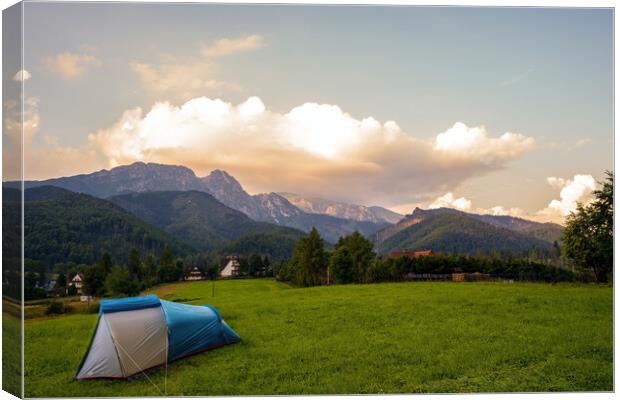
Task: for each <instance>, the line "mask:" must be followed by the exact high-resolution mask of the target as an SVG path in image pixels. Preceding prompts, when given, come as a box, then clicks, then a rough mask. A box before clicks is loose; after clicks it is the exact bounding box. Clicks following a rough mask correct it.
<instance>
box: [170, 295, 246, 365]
mask: <svg viewBox="0 0 620 400" xmlns="http://www.w3.org/2000/svg"><path fill="white" fill-rule="evenodd" d="M161 305H162V308H163V310H164V315H165V317H166V324H167V325H168V332H169V334H168V346H169V347H168V360H170V361H172V360H176V359H179V358H182V357H185V356H188V355H190V354H193V353H197V352H199V351H202V350H206V349H210V348H214V347H219V346H223V345H226V344H230V343H235V342H238V341H239V340H240V338H239V336H238V335H237V334H236V333H235V332H234V331H233V330H232V329H230V327H229V326H228V325H227V324H226V323H225V322H224V321H222V318H221V316H220V314H219V313H218V312H217V310H216V309H215V308H213V307H211V306H192V305H188V304H180V303H173V302H171V301H165V300H162V301H161Z"/></svg>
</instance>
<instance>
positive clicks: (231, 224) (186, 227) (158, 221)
mask: <svg viewBox="0 0 620 400" xmlns="http://www.w3.org/2000/svg"><path fill="white" fill-rule="evenodd" d="M109 200H110V201H112V202H114V203H115V204H117V205H118V206H120V207H122V208H124V209H126V210H127V211H129V212H131V213H133V214H135V215H136V216H138V217H139V218H141V219H143V220H144V221H146V222H149V223H151V224H153V225H155V226H157V227H159V228H161V229H163V230H165V231H166V232H168V233H170V234H173V235H175V236H176V237H178V238H180V239H182V240H184V241H185V242H187V243H190V244H191V245H193V246H194V247H196V248H199V249H201V250H205V251H209V250H222V249H226V250H227V251H230V252H233V253H235V254H250V253H253V252H255V253H259V254H268V255H271V256H272V257H273V258H278V259H283V258H288V257H290V255H291V254H292V251H293V248H294V246H295V243H296V242H297V240H298V239H299V238H300V237H302V236H303V232H301V231H299V230H297V229H293V228H289V227H284V226H278V225H275V224H271V223H267V222H258V221H254V220H252V219H251V218H249V217H248V216H247V215H245V214H244V213H242V212H240V211H237V210H234V209H232V208H230V207H227V206H225V205H224V204H222V203H220V202H219V201H218V200H216V199H215V198H214V197H213V196H211V195H210V194H208V193H205V192H200V191H161V192H144V193H129V194H123V195H119V196H113V197H111V198H110V199H109Z"/></svg>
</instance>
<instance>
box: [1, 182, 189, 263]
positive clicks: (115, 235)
mask: <svg viewBox="0 0 620 400" xmlns="http://www.w3.org/2000/svg"><path fill="white" fill-rule="evenodd" d="M3 195H4V196H5V197H4V198H5V199H9V200H10V199H13V200H14V199H16V196H19V192H18V191H17V190H16V189H11V188H3ZM24 197H25V202H24V233H25V237H26V242H25V249H24V250H25V257H26V258H29V259H32V260H38V261H42V262H44V263H46V264H47V265H48V266H52V265H53V264H55V263H57V262H64V261H73V262H75V263H78V264H79V263H86V264H90V263H94V262H96V261H98V260H99V259H100V258H101V254H102V253H103V252H105V251H107V252H109V253H110V255H111V256H112V259H113V261H115V262H125V261H126V258H127V254H128V253H129V250H130V249H131V248H132V247H136V248H138V249H139V250H140V251H141V252H142V253H154V254H156V255H157V254H159V253H160V252H161V250H162V249H163V247H164V245H165V244H168V245H169V246H170V249H171V251H172V253H173V254H174V255H184V254H187V253H191V252H193V251H195V250H194V249H193V248H192V247H191V246H189V245H187V244H184V243H182V242H181V241H179V240H178V239H176V238H174V237H173V236H171V235H169V234H167V233H165V232H163V231H161V230H160V229H158V228H156V227H154V226H152V225H150V224H147V223H145V222H143V221H141V220H140V219H138V218H137V217H135V216H134V215H132V214H130V213H128V212H127V211H125V210H123V209H121V208H120V207H118V206H116V205H114V204H112V203H110V202H109V201H106V200H101V199H98V198H95V197H92V196H89V195H86V194H80V193H73V192H70V191H67V190H64V189H59V188H56V187H50V186H42V187H38V188H33V189H27V190H26V192H25V193H24ZM5 201H6V200H5ZM11 204H12V203H11V202H10V201H9V202H8V203H7V206H9V207H6V208H5V209H6V210H7V211H8V210H18V209H17V208H12V207H10V205H11ZM15 204H19V203H15Z"/></svg>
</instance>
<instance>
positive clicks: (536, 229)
mask: <svg viewBox="0 0 620 400" xmlns="http://www.w3.org/2000/svg"><path fill="white" fill-rule="evenodd" d="M444 214H450V215H458V216H462V217H467V218H471V219H475V220H478V221H481V222H484V223H487V224H489V225H493V226H495V227H497V228H504V229H508V230H511V231H514V232H519V233H522V234H524V235H526V236H530V237H534V238H537V239H540V240H543V241H546V242H549V243H553V242H554V241H560V240H561V236H562V234H563V232H564V227H562V226H561V225H557V224H554V223H541V222H536V221H530V220H527V219H523V218H518V217H511V216H508V215H488V214H474V213H466V212H463V211H459V210H455V209H453V208H434V209H430V210H423V209H421V208H417V207H416V209H415V210H413V212H412V213H411V214H408V215H406V216H405V217H404V218H403V219H401V220H400V221H399V222H398V223H396V224H394V225H391V226H389V227H387V228H385V229H383V230H381V231H379V232H377V233H376V235H375V236H374V240H375V241H376V242H381V241H383V240H386V239H387V238H389V237H390V236H392V235H395V234H396V233H398V232H400V231H402V230H403V229H406V228H407V227H409V226H411V225H414V224H417V223H419V222H421V221H423V220H425V219H426V218H429V217H432V216H436V215H444Z"/></svg>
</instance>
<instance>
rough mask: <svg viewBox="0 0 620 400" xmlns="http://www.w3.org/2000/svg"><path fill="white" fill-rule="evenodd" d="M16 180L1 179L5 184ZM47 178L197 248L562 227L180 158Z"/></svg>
mask: <svg viewBox="0 0 620 400" xmlns="http://www.w3.org/2000/svg"><path fill="white" fill-rule="evenodd" d="M18 184H19V182H12V183H11V182H7V183H5V184H4V186H5V187H10V186H13V187H15V186H17V185H18ZM50 185H52V186H56V187H60V188H64V189H66V190H69V191H73V192H79V193H85V194H88V195H92V196H95V197H99V198H102V199H109V200H110V201H112V202H113V203H115V204H117V205H119V206H121V207H122V208H123V209H125V210H127V211H129V212H131V213H132V214H133V215H135V216H137V217H138V218H140V219H141V220H143V221H145V222H147V223H149V224H152V225H153V226H154V227H157V228H158V229H161V230H163V231H165V232H167V233H168V234H172V235H174V236H175V237H178V238H180V239H182V240H183V241H184V242H185V243H187V244H189V245H190V246H193V247H194V248H197V249H203V250H209V249H214V248H222V246H225V245H232V244H233V243H234V242H235V241H239V240H242V241H243V243H242V244H239V243H237V244H239V245H240V246H242V247H243V248H247V247H248V246H249V247H252V246H254V248H258V249H260V248H270V249H271V250H273V248H274V243H275V242H278V241H282V243H284V244H283V245H282V246H281V249H280V250H282V251H281V252H280V253H279V254H280V255H283V254H284V253H286V252H290V250H291V248H292V244H293V243H294V241H295V240H296V239H297V238H298V237H299V235H301V231H303V232H308V231H309V230H310V229H312V227H316V228H317V230H318V231H319V233H320V234H321V236H322V237H323V238H324V239H325V240H326V241H328V242H330V243H335V242H336V241H337V240H338V238H340V237H341V236H344V235H347V234H350V233H352V232H354V231H359V232H360V233H362V234H363V235H365V236H367V237H369V238H371V239H373V241H374V242H375V245H376V248H377V250H378V251H380V252H389V251H392V250H402V249H405V248H409V249H422V248H431V249H433V250H436V251H449V252H460V253H468V254H469V253H472V252H482V253H484V252H491V251H496V250H497V251H515V252H518V253H524V252H527V251H528V250H532V249H537V250H539V251H543V252H549V251H552V250H553V249H552V248H553V242H554V241H556V240H559V238H560V236H561V234H562V231H563V228H562V227H561V226H559V225H556V224H552V223H547V224H543V223H538V222H534V221H529V220H525V219H522V218H516V217H510V216H495V215H479V214H473V213H465V212H461V211H458V210H454V209H448V208H439V209H432V210H422V209H419V208H416V209H415V210H414V211H413V212H412V214H409V215H406V216H402V215H400V214H398V213H395V212H393V211H390V210H388V209H385V208H383V207H368V206H362V205H353V204H346V203H341V202H336V201H330V200H326V199H320V198H313V197H304V196H302V195H298V194H293V193H285V192H281V193H276V192H271V193H261V194H256V195H250V194H249V193H247V192H246V191H245V190H244V188H243V187H242V186H241V184H240V183H239V182H238V181H237V180H236V179H235V178H234V177H233V176H231V175H230V174H228V173H227V172H226V171H223V170H214V171H212V172H211V173H210V174H209V175H208V176H205V177H198V176H196V174H195V173H194V172H193V171H192V170H191V169H189V168H186V167H183V166H173V165H162V164H153V163H148V164H147V163H142V162H137V163H134V164H131V165H126V166H120V167H116V168H113V169H111V170H102V171H98V172H94V173H91V174H83V175H76V176H71V177H64V178H57V179H50V180H46V181H27V182H25V186H26V188H33V187H38V186H50ZM274 186H277V182H275V183H274ZM48 190H49V189H48ZM31 193H32V192H31ZM261 224H262V225H261ZM278 225H280V227H278ZM285 227H286V228H285ZM291 228H292V229H291ZM276 247H277V246H276Z"/></svg>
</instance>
